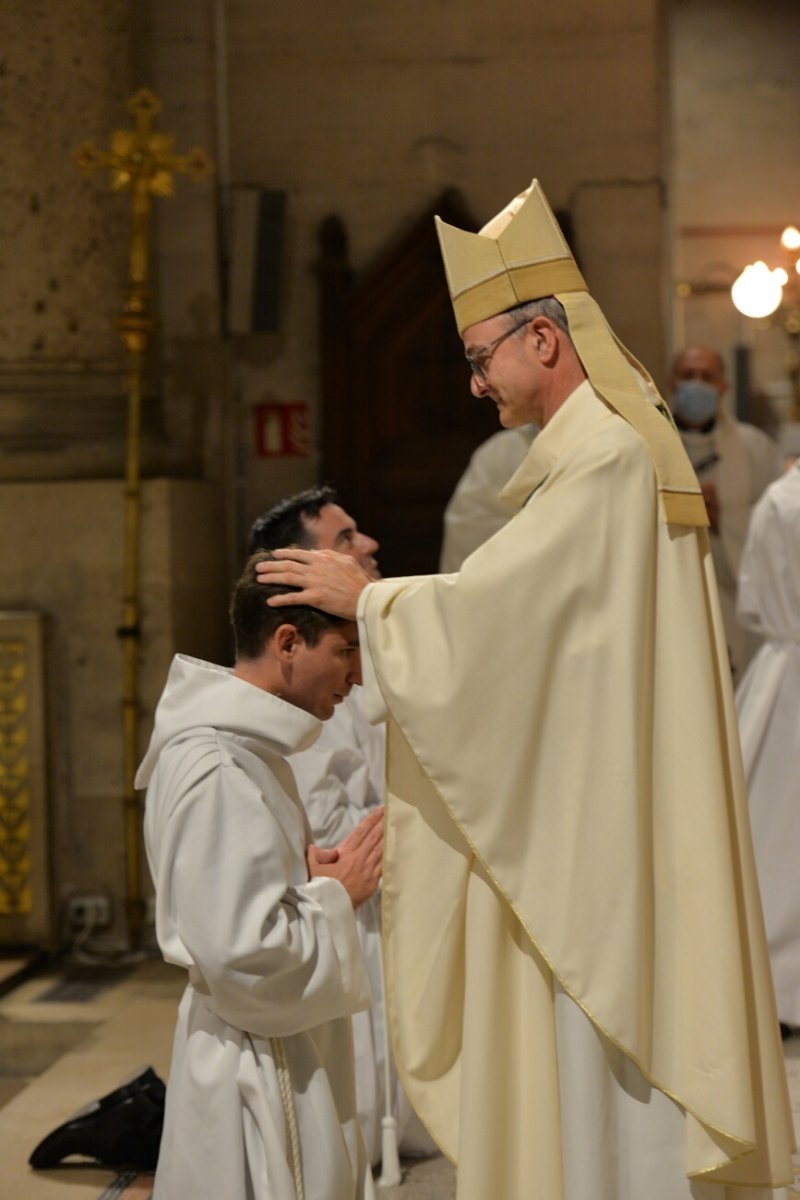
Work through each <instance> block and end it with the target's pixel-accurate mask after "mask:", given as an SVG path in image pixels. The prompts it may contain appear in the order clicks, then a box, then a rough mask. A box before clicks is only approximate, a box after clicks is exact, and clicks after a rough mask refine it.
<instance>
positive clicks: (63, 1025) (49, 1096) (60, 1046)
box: [0, 959, 800, 1200]
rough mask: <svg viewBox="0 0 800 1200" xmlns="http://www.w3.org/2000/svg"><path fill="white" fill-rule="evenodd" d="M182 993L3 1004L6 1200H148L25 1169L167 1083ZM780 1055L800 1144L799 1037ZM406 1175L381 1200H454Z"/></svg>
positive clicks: (125, 989)
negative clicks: (144, 1084) (105, 1110)
mask: <svg viewBox="0 0 800 1200" xmlns="http://www.w3.org/2000/svg"><path fill="white" fill-rule="evenodd" d="M182 988H183V978H182V975H181V973H180V972H178V971H176V970H174V969H172V968H170V967H167V966H165V965H164V964H163V963H162V962H161V961H160V960H156V959H148V960H145V961H143V962H140V963H138V964H137V965H136V966H135V967H133V968H132V969H131V970H130V971H129V972H128V973H127V974H124V976H122V975H120V973H118V974H117V975H116V976H111V977H110V978H109V979H107V980H106V986H103V985H102V983H101V984H99V985H98V983H97V981H96V979H95V981H94V982H93V981H92V979H91V978H90V977H86V978H84V984H83V987H81V983H80V977H79V978H78V981H77V984H76V985H74V986H70V987H65V986H64V982H63V976H61V975H59V974H58V973H53V974H52V975H48V974H46V973H45V974H39V975H37V976H35V977H34V978H32V979H27V980H26V981H25V982H23V983H22V984H20V985H19V986H18V987H16V988H14V989H13V990H12V991H10V992H9V993H7V994H6V995H4V996H3V997H2V998H0V1197H2V1198H3V1200H112V1197H113V1200H147V1196H148V1193H149V1186H148V1181H147V1180H146V1179H143V1180H141V1181H139V1184H138V1185H137V1184H132V1185H131V1186H130V1187H128V1188H127V1189H124V1188H121V1187H117V1186H116V1184H115V1178H114V1175H113V1174H112V1173H111V1172H109V1171H105V1170H102V1169H100V1168H90V1167H83V1166H72V1165H71V1166H69V1167H64V1168H59V1169H56V1170H53V1171H46V1172H34V1171H31V1169H30V1168H29V1167H28V1164H27V1159H28V1155H29V1154H30V1152H31V1151H32V1149H33V1148H34V1146H35V1145H36V1143H37V1142H38V1141H39V1140H40V1139H41V1138H42V1137H43V1136H44V1135H45V1134H46V1133H48V1132H49V1131H50V1130H51V1129H53V1128H55V1127H56V1126H57V1125H59V1124H60V1123H61V1122H62V1121H64V1120H66V1119H67V1118H68V1117H70V1116H72V1115H73V1114H74V1113H75V1112H77V1111H78V1110H79V1109H80V1108H82V1107H83V1106H84V1105H85V1104H88V1103H89V1102H90V1101H92V1100H95V1099H97V1098H98V1097H99V1096H102V1095H103V1094H104V1093H106V1092H108V1091H111V1090H112V1089H113V1088H114V1087H116V1086H118V1085H119V1083H120V1082H122V1081H123V1080H124V1079H126V1078H128V1077H130V1076H132V1075H134V1074H135V1073H136V1072H137V1071H138V1070H139V1069H140V1068H141V1067H142V1066H144V1065H146V1064H151V1065H152V1066H154V1067H155V1069H156V1070H157V1071H158V1073H159V1074H160V1075H161V1076H162V1078H166V1077H167V1074H168V1070H169V1054H170V1045H171V1041H172V1030H173V1027H174V1023H175V1009H176V1006H177V1001H178V997H179V995H180V992H181V990H182ZM784 1052H785V1056H786V1067H787V1074H788V1077H789V1089H790V1093H791V1098H792V1108H793V1112H794V1119H795V1128H796V1130H797V1132H798V1137H799V1138H800V1037H795V1038H793V1039H790V1040H789V1041H787V1042H785V1043H784ZM403 1171H404V1179H403V1183H402V1184H401V1185H400V1186H398V1187H391V1188H382V1189H379V1190H378V1197H379V1200H454V1197H455V1173H454V1170H453V1168H452V1167H451V1165H450V1164H449V1163H448V1162H447V1161H446V1160H445V1159H443V1158H441V1157H439V1156H437V1157H436V1158H433V1159H428V1160H424V1161H416V1162H406V1163H404V1164H403ZM797 1171H798V1175H797V1182H796V1187H795V1190H793V1191H792V1192H791V1196H792V1198H793V1200H794V1198H797V1200H800V1158H799V1159H798V1160H797ZM187 1200H189V1198H188V1197H187Z"/></svg>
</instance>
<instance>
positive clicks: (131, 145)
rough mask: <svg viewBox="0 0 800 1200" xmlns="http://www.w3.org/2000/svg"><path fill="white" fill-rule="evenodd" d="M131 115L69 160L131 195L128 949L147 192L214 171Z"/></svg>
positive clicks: (150, 101) (126, 339)
mask: <svg viewBox="0 0 800 1200" xmlns="http://www.w3.org/2000/svg"><path fill="white" fill-rule="evenodd" d="M128 111H129V112H130V113H131V114H132V115H133V117H134V119H135V127H134V128H133V129H115V130H114V132H113V133H112V135H111V149H110V150H108V151H106V150H99V149H98V148H97V146H96V145H95V144H94V142H83V143H82V144H81V145H80V146H79V147H78V149H77V150H76V151H75V153H74V155H73V161H74V162H75V164H76V166H78V167H79V168H80V169H81V170H82V171H86V172H87V173H88V174H93V173H94V172H96V171H98V170H100V169H101V168H103V167H107V168H109V169H110V170H111V187H112V190H113V191H116V192H124V191H128V192H130V193H131V198H132V206H133V221H132V227H131V242H130V254H129V257H128V293H127V296H126V299H125V302H124V304H123V307H122V312H121V314H120V315H119V316H118V317H117V318H116V320H115V321H114V324H115V325H116V327H117V329H118V330H119V333H120V336H121V338H122V340H123V343H124V345H125V348H126V349H127V351H128V356H129V362H130V372H129V375H128V416H127V439H126V467H125V537H124V556H125V564H124V595H123V617H122V624H121V625H120V627H119V629H118V630H117V635H118V637H119V638H120V639H121V640H122V644H123V648H124V663H123V694H122V714H123V757H124V789H125V791H124V817H125V851H126V880H127V882H126V896H125V908H126V916H127V926H128V935H129V939H130V943H131V946H132V948H133V949H137V948H138V946H139V945H140V943H141V937H142V928H143V925H144V900H143V898H142V891H141V879H140V870H139V860H140V848H139V846H140V843H139V836H140V835H139V827H140V818H141V812H140V804H139V799H138V797H137V795H136V788H135V786H134V777H135V774H136V764H137V760H138V749H139V745H138V742H139V739H138V729H139V703H138V668H139V642H140V638H141V629H140V625H139V513H140V438H139V434H140V427H141V410H142V392H143V377H144V354H145V351H146V349H147V345H148V342H149V340H150V335H151V334H152V332H153V329H154V328H155V321H154V320H153V318H152V316H151V315H150V311H149V292H148V288H147V283H148V276H149V267H150V216H151V209H152V198H153V196H171V195H172V194H173V192H174V190H175V175H176V174H182V175H188V176H189V178H190V179H192V180H195V181H198V180H201V179H205V178H206V177H207V176H208V175H210V174H211V173H212V172H213V170H214V164H213V162H212V160H211V159H210V158H209V156H208V155H207V154H206V152H205V151H204V150H197V149H195V150H191V151H190V152H189V153H188V154H183V155H180V154H175V153H173V146H174V138H173V137H172V136H171V135H170V134H167V133H155V132H154V131H153V121H154V120H155V118H156V116H157V115H158V113H160V112H161V102H160V100H159V99H158V97H157V96H155V95H154V94H153V92H151V91H150V90H149V89H148V88H141V89H140V90H139V91H138V92H137V93H136V95H135V96H133V97H132V98H131V100H129V102H128Z"/></svg>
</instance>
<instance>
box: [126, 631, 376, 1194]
mask: <svg viewBox="0 0 800 1200" xmlns="http://www.w3.org/2000/svg"><path fill="white" fill-rule="evenodd" d="M319 729H320V722H319V721H317V720H316V718H314V717H312V716H310V715H309V714H308V713H305V712H303V711H302V710H300V709H299V708H296V707H294V706H293V705H291V704H287V703H286V702H285V701H283V700H280V699H278V698H277V697H276V696H273V695H270V694H268V693H267V692H264V691H262V690H260V689H259V688H256V687H253V686H252V685H251V684H249V683H246V682H244V681H243V680H241V679H238V678H236V677H235V676H233V675H232V674H231V672H230V671H229V670H227V669H225V668H223V667H218V666H214V665H213V664H210V663H204V662H200V661H198V660H195V659H190V658H186V657H184V656H181V655H178V656H177V657H176V658H175V659H174V661H173V664H172V668H171V670H170V674H169V678H168V680H167V684H166V687H165V689H164V692H163V695H162V697H161V700H160V702H159V705H158V708H157V710H156V717H155V728H154V731H153V735H152V739H151V742H150V747H149V749H148V751H147V754H146V756H145V759H144V761H143V763H142V765H141V767H140V769H139V773H138V775H137V785H138V786H142V787H144V786H147V788H148V792H147V802H146V811H145V841H146V846H147V854H148V859H149V862H150V869H151V872H152V875H153V879H154V881H155V885H156V932H157V936H158V942H159V945H160V947H161V950H162V953H163V955H164V958H165V959H166V960H167V962H172V963H176V964H177V965H178V966H181V967H184V968H185V969H186V971H187V973H188V976H189V982H188V985H187V988H186V991H185V993H184V996H183V999H182V1000H181V1004H180V1008H179V1013H178V1023H177V1028H176V1031H175V1042H174V1048H173V1057H172V1066H171V1070H170V1075H169V1082H168V1085H167V1108H166V1120H165V1127H164V1135H163V1139H162V1144H161V1153H160V1156H159V1163H158V1170H157V1174H156V1182H155V1193H154V1195H155V1200H188V1198H191V1200H220V1197H236V1200H266V1198H269V1200H297V1189H296V1187H295V1178H296V1173H297V1158H298V1157H299V1160H300V1170H301V1172H302V1177H303V1183H304V1188H305V1200H369V1198H371V1197H373V1189H372V1176H371V1172H370V1168H369V1164H368V1162H367V1158H366V1153H365V1149H364V1144H363V1139H362V1137H361V1133H360V1130H359V1128H358V1122H357V1119H356V1111H355V1095H354V1085H353V1049H352V1037H351V1030H350V1016H351V1014H352V1013H354V1012H357V1011H359V1010H360V1009H363V1008H365V1007H366V1006H367V1005H368V1004H369V1001H370V995H369V984H368V980H367V977H366V972H365V969H364V964H363V959H362V954H361V948H360V946H359V942H358V934H357V931H356V925H355V920H354V917H353V908H352V905H351V902H350V899H349V897H348V895H347V893H346V891H345V889H344V888H343V887H342V886H341V884H339V883H338V882H337V881H336V880H334V879H329V878H315V879H311V880H309V878H308V869H307V865H306V857H305V852H306V847H307V846H308V844H309V842H310V830H309V827H308V821H307V818H306V816H305V813H304V811H303V808H302V805H301V804H300V801H299V799H298V796H297V791H296V788H295V784H294V778H293V776H292V772H291V769H290V768H289V766H288V764H287V763H286V761H285V756H286V755H287V754H291V753H292V752H293V751H296V750H298V749H300V748H301V747H303V746H306V745H308V744H309V743H310V742H311V741H312V740H313V739H314V737H315V736H316V735H317V734H318V732H319ZM282 1089H283V1091H282ZM293 1124H294V1128H295V1129H296V1133H297V1136H296V1137H294V1138H293V1136H292V1129H293ZM298 1141H299V1147H298ZM293 1146H294V1150H293Z"/></svg>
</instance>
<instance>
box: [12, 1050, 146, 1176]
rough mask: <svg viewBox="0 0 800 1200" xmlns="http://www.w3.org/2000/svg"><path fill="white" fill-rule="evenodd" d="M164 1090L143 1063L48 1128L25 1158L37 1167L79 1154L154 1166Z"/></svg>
mask: <svg viewBox="0 0 800 1200" xmlns="http://www.w3.org/2000/svg"><path fill="white" fill-rule="evenodd" d="M166 1090H167V1089H166V1087H165V1085H164V1082H163V1080H162V1079H159V1077H158V1075H156V1073H155V1071H154V1070H153V1068H152V1067H146V1068H145V1069H144V1070H142V1071H140V1072H139V1073H138V1074H137V1075H135V1076H134V1077H133V1079H129V1080H128V1081H127V1082H126V1083H123V1084H122V1085H121V1086H120V1087H118V1088H116V1089H115V1090H114V1091H113V1092H109V1093H108V1095H107V1096H103V1097H102V1098H101V1099H100V1100H94V1101H93V1102H92V1103H91V1104H89V1105H87V1107H86V1108H84V1109H81V1111H80V1112H79V1113H76V1114H75V1116H74V1117H71V1118H70V1120H69V1121H65V1122H64V1124H63V1125H59V1126H58V1128H57V1129H54V1130H53V1132H52V1133H48V1135H47V1137H46V1138H43V1140H42V1141H41V1142H40V1143H39V1145H38V1146H37V1147H36V1149H35V1150H34V1151H33V1153H32V1154H31V1156H30V1158H29V1159H28V1162H29V1163H30V1165H31V1166H32V1167H33V1168H34V1169H35V1170H37V1171H39V1170H43V1169H46V1168H47V1167H57V1166H58V1165H59V1163H61V1162H62V1161H63V1160H64V1159H65V1158H69V1157H70V1156H71V1155H78V1156H80V1157H81V1158H89V1159H94V1160H95V1161H97V1162H99V1163H102V1164H103V1166H107V1167H136V1168H138V1169H139V1170H140V1171H154V1170H155V1169H156V1162H157V1161H158V1148H159V1146H160V1144H161V1131H162V1129H163V1127H164V1101H165V1097H166Z"/></svg>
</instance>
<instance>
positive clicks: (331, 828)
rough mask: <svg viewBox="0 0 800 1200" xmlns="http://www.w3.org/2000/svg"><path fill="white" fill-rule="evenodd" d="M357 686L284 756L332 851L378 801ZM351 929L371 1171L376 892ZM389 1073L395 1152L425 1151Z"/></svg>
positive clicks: (379, 1094) (377, 1014)
mask: <svg viewBox="0 0 800 1200" xmlns="http://www.w3.org/2000/svg"><path fill="white" fill-rule="evenodd" d="M360 693H361V688H360V687H354V688H353V690H352V691H351V692H350V695H349V696H348V697H347V698H346V699H345V700H344V701H343V702H342V703H341V704H339V705H338V706H337V708H336V710H335V712H334V714H333V716H332V717H331V718H330V720H329V721H326V722H325V724H324V725H323V727H322V733H321V734H320V736H319V737H318V738H317V740H316V741H315V742H314V744H313V745H312V746H309V747H308V748H307V749H306V750H302V751H299V752H298V753H297V754H295V755H294V756H293V758H292V769H293V771H294V775H295V779H296V780H297V787H298V791H299V792H300V797H301V799H302V801H303V805H304V807H305V809H306V812H307V813H308V819H309V821H310V823H311V829H312V832H313V836H314V841H315V842H316V843H317V844H318V845H320V846H335V845H336V844H337V843H338V842H340V841H341V840H342V838H345V837H347V835H348V833H351V832H352V830H353V829H355V827H356V825H358V824H359V823H360V822H361V821H363V819H364V817H365V816H366V815H367V813H368V812H369V811H370V809H372V808H374V807H376V806H377V805H379V804H383V792H384V769H385V742H386V737H385V729H384V726H383V725H382V724H379V725H371V724H370V723H369V721H368V720H367V718H366V717H365V715H364V713H363V711H362V708H361V700H360ZM355 915H356V925H357V926H358V936H359V938H360V940H361V948H362V950H363V952H364V962H365V963H366V967H367V973H368V975H369V981H370V987H371V989H372V1005H371V1007H370V1008H369V1010H368V1011H367V1012H360V1013H355V1014H354V1016H353V1045H354V1049H355V1056H356V1100H357V1104H358V1119H359V1123H360V1125H361V1129H362V1132H363V1134H364V1140H365V1142H366V1144H367V1153H368V1154H369V1157H370V1161H371V1162H372V1164H373V1166H375V1165H377V1163H379V1162H380V1160H381V1153H382V1146H383V1141H382V1118H383V1115H384V1112H385V1108H386V1103H385V1089H386V1058H385V1052H384V1043H385V1040H386V1028H385V1023H386V1015H385V1007H386V1006H385V1003H384V996H383V954H382V951H381V902H380V893H379V892H376V893H375V895H374V896H372V897H371V899H369V900H367V901H366V903H364V904H361V905H359V907H358V908H357V909H356V914H355ZM390 1070H391V1085H390V1086H391V1098H392V1114H391V1115H392V1116H393V1117H394V1119H395V1121H396V1122H397V1140H398V1143H399V1148H400V1151H401V1153H405V1154H421V1153H422V1154H431V1153H433V1151H434V1150H435V1146H434V1144H433V1143H432V1142H431V1141H430V1139H429V1138H428V1137H427V1135H426V1134H425V1131H424V1130H422V1129H421V1128H420V1127H419V1123H418V1122H417V1121H416V1119H415V1118H414V1113H413V1109H412V1108H411V1105H410V1104H409V1101H408V1097H407V1096H406V1094H405V1092H404V1091H403V1089H402V1087H401V1086H400V1082H399V1080H398V1079H397V1072H396V1071H395V1070H394V1068H393V1066H391V1067H390Z"/></svg>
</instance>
